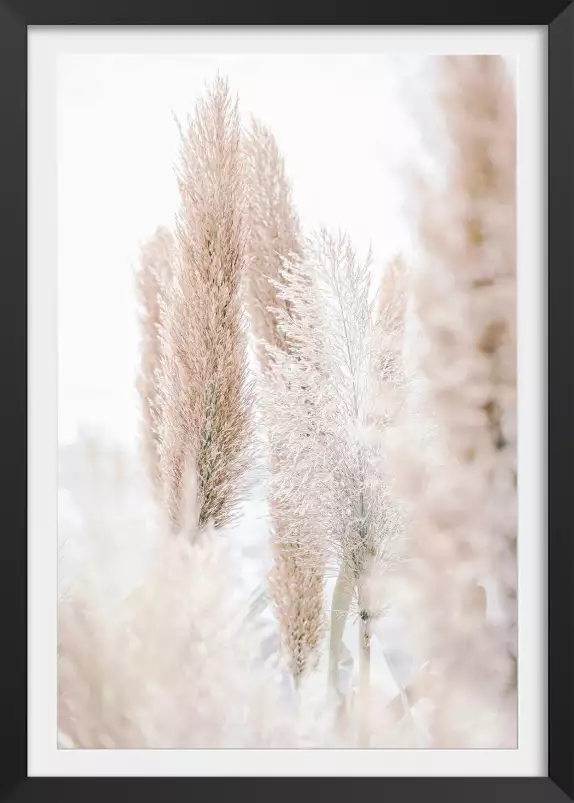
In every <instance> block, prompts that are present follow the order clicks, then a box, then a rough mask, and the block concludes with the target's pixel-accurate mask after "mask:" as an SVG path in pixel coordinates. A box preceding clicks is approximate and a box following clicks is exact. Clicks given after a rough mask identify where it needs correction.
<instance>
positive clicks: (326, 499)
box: [266, 231, 397, 676]
mask: <svg viewBox="0 0 574 803" xmlns="http://www.w3.org/2000/svg"><path fill="white" fill-rule="evenodd" d="M369 281H370V273H369V261H368V260H367V261H366V262H360V261H359V260H358V259H357V257H356V255H355V253H354V251H353V248H352V246H351V243H350V241H349V239H348V237H347V236H346V235H343V234H340V235H338V236H332V235H330V234H328V233H327V232H326V231H321V232H320V233H319V234H318V235H316V236H315V238H314V239H312V240H311V241H310V242H309V243H308V245H307V248H306V249H305V254H304V257H303V258H302V259H301V260H298V261H295V260H293V261H291V262H289V263H287V264H286V265H285V268H284V269H283V270H282V272H281V282H278V283H277V289H278V295H279V297H280V298H281V299H282V300H283V301H284V302H288V305H289V312H287V311H285V307H283V308H277V309H276V310H275V312H276V314H277V316H278V323H279V326H280V329H281V331H283V332H284V333H285V335H286V337H287V339H288V340H289V343H290V346H289V349H288V351H287V352H285V351H283V350H281V349H278V348H276V347H272V346H270V347H269V350H270V352H271V356H272V358H273V363H274V365H273V369H272V372H271V373H272V381H271V383H270V390H269V392H268V396H267V401H266V403H267V407H268V420H269V422H270V424H269V433H270V439H271V443H272V447H273V449H274V451H275V453H277V454H278V455H279V471H278V472H277V474H276V475H275V476H274V477H273V479H272V494H273V496H274V499H275V500H276V503H277V504H280V505H283V506H285V507H286V508H287V507H288V508H289V511H290V512H289V516H286V522H287V523H288V529H287V530H286V532H285V533H283V537H284V538H285V541H286V542H287V543H295V544H298V545H300V546H301V549H302V554H303V555H304V556H305V558H306V560H308V561H309V565H310V566H311V567H313V566H315V567H317V566H320V567H323V566H324V565H325V564H327V566H328V568H330V570H331V571H332V572H334V573H337V574H339V581H338V583H337V587H336V593H335V597H334V599H333V609H334V610H333V613H332V627H331V674H332V670H333V666H334V664H336V661H337V659H338V650H339V647H340V636H341V635H342V626H344V619H345V616H346V611H347V610H348V607H349V605H350V600H351V597H355V598H356V599H357V600H358V608H359V614H360V618H361V622H362V626H361V644H362V650H363V652H364V653H365V655H366V656H368V645H369V638H370V636H369V632H370V624H371V619H372V617H374V616H375V615H376V612H375V611H373V610H371V609H370V608H369V606H368V601H367V599H366V594H365V588H364V586H363V580H364V578H365V577H366V576H367V575H368V573H369V571H370V568H371V565H372V564H373V563H377V564H378V565H387V564H389V563H392V560H393V558H394V554H395V550H394V544H395V541H396V536H397V517H396V512H395V510H394V507H393V504H392V501H391V497H390V493H389V487H388V484H387V482H386V481H385V467H384V456H383V454H382V452H381V444H380V439H379V438H376V437H373V432H372V410H373V401H374V396H373V391H374V388H375V385H374V383H373V380H374V376H375V364H376V359H375V354H376V348H375V344H376V338H375V323H374V307H373V302H371V301H370V300H369ZM364 657H365V656H364ZM367 667H368V658H367ZM367 676H368V672H367Z"/></svg>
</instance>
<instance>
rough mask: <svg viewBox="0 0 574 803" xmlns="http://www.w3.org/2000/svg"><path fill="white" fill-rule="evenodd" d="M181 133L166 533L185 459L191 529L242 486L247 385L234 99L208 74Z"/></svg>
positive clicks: (224, 513) (228, 508) (167, 380)
mask: <svg viewBox="0 0 574 803" xmlns="http://www.w3.org/2000/svg"><path fill="white" fill-rule="evenodd" d="M180 133H181V151H180V158H179V163H178V166H177V181H178V186H179V193H180V206H179V211H178V214H177V220H176V232H175V233H176V243H177V258H176V259H175V261H174V276H173V281H172V282H171V284H170V287H169V290H168V292H167V297H166V302H165V325H164V327H163V330H162V337H163V353H162V369H163V371H162V373H163V381H162V386H161V392H160V395H159V403H158V408H159V411H160V417H161V447H160V448H161V451H160V471H161V474H162V482H163V488H164V498H165V505H166V508H167V511H168V514H169V517H170V519H171V521H172V524H173V526H174V528H176V529H177V527H178V526H179V525H180V523H181V515H182V511H181V504H182V492H183V488H182V482H183V467H184V465H185V464H186V461H187V459H188V457H189V455H190V454H192V455H194V459H195V462H196V466H197V475H198V495H199V513H198V516H199V522H200V524H202V523H205V522H207V521H208V520H210V519H212V520H213V521H214V523H215V524H216V526H223V525H225V524H228V523H229V522H230V521H231V520H232V519H233V517H234V515H235V513H236V509H237V504H238V503H239V502H240V501H241V499H242V496H243V494H244V491H245V487H246V476H247V475H246V469H247V468H248V465H249V461H250V443H251V422H252V388H251V385H250V382H249V379H248V374H247V355H246V333H245V324H244V311H243V307H242V299H241V293H240V288H241V284H242V280H243V276H244V273H245V270H246V250H245V194H244V183H243V176H242V169H241V160H240V122H239V112H238V107H237V102H236V101H235V100H232V98H231V95H230V91H229V87H228V84H227V81H226V80H224V79H222V78H220V77H218V78H217V79H216V81H215V83H214V85H213V86H212V88H211V89H210V90H209V92H208V93H207V95H206V97H205V98H204V99H203V100H201V101H200V102H199V103H198V105H197V107H196V110H195V116H194V118H193V119H188V122H187V127H186V129H185V130H183V129H182V128H181V127H180Z"/></svg>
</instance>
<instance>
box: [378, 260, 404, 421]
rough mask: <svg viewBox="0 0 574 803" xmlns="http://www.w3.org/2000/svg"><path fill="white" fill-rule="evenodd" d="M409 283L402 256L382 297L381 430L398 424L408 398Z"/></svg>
mask: <svg viewBox="0 0 574 803" xmlns="http://www.w3.org/2000/svg"><path fill="white" fill-rule="evenodd" d="M408 283H409V277H408V274H407V268H406V265H405V261H404V259H403V257H402V256H401V255H400V254H398V255H397V256H395V257H394V258H393V259H392V260H391V261H390V262H389V264H388V265H387V268H386V270H385V273H384V274H383V278H382V279H381V284H380V287H379V294H378V309H377V322H376V330H377V356H376V358H375V381H376V382H377V383H378V386H379V390H378V404H377V405H376V414H375V415H376V420H377V422H378V424H379V427H380V428H384V427H386V426H388V425H390V424H393V423H394V422H395V421H396V419H397V416H398V414H399V412H400V410H401V408H402V405H403V402H404V399H405V390H406V378H405V365H404V339H405V322H406V313H407V301H408V288H409V284H408Z"/></svg>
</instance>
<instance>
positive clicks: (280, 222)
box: [243, 119, 302, 370]
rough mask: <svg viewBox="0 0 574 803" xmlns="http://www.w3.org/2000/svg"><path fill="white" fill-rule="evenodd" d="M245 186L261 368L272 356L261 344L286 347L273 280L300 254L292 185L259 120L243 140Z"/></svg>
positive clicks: (254, 320)
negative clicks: (246, 183) (278, 318)
mask: <svg viewBox="0 0 574 803" xmlns="http://www.w3.org/2000/svg"><path fill="white" fill-rule="evenodd" d="M243 148H244V153H245V164H246V170H247V176H248V185H249V196H248V197H249V203H248V220H249V240H248V243H249V255H250V270H249V309H250V314H251V320H252V327H253V332H254V334H255V336H256V338H257V340H258V346H257V355H258V358H259V361H260V363H261V366H262V368H263V369H264V370H265V367H266V365H267V363H268V361H269V359H270V354H269V351H268V350H267V349H266V348H265V344H266V343H269V344H272V345H274V346H277V347H278V348H282V349H286V348H287V343H286V341H285V335H284V333H283V332H281V330H280V328H279V327H278V326H277V315H276V314H275V313H274V312H273V310H272V308H273V307H277V306H280V307H281V306H285V302H283V301H282V300H281V299H279V298H278V296H277V290H276V287H275V285H274V284H273V282H276V281H277V280H278V279H279V274H280V271H281V269H282V267H283V265H282V260H283V259H288V258H290V257H291V256H295V257H300V256H301V253H302V243H301V234H300V229H299V220H298V217H297V214H296V212H295V210H294V207H293V204H292V201H291V187H290V184H289V181H288V179H287V176H286V173H285V165H284V162H283V157H282V156H281V154H280V152H279V148H278V146H277V142H276V141H275V137H274V136H273V134H272V133H271V131H270V130H269V129H268V128H266V127H265V126H264V125H263V124H262V123H260V122H259V121H257V120H255V119H254V120H252V124H251V129H250V130H249V131H247V132H246V134H245V136H244V141H243Z"/></svg>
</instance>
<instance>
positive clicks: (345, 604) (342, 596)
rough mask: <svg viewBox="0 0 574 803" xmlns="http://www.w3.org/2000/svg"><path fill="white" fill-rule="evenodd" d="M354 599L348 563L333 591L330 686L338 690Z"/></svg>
mask: <svg viewBox="0 0 574 803" xmlns="http://www.w3.org/2000/svg"><path fill="white" fill-rule="evenodd" d="M352 597H353V577H352V573H351V571H350V570H349V568H348V566H347V564H346V563H343V565H342V566H341V569H340V571H339V576H338V577H337V582H336V583H335V588H334V589H333V599H332V603H331V633H330V640H329V686H330V687H331V688H336V686H337V675H338V668H339V656H340V654H341V642H342V641H343V633H344V632H345V624H346V622H347V616H348V614H349V607H350V605H351V599H352Z"/></svg>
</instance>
